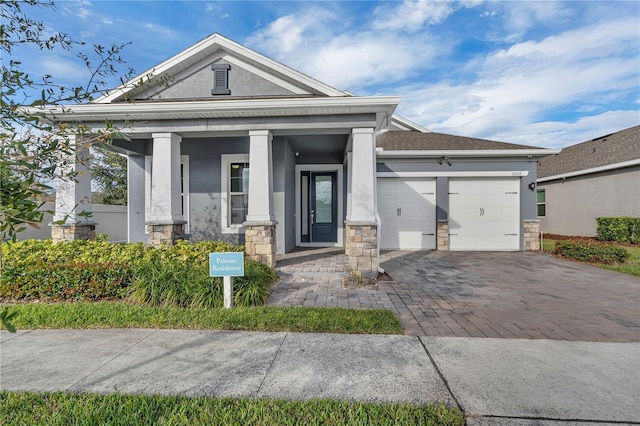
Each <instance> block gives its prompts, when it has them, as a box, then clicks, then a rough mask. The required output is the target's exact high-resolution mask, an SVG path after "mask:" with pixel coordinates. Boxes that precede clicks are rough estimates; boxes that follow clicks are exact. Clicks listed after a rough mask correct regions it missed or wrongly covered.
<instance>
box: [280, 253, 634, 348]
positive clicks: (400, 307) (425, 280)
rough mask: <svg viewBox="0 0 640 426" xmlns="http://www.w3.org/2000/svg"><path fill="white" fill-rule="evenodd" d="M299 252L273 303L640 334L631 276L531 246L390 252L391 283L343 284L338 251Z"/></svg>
mask: <svg viewBox="0 0 640 426" xmlns="http://www.w3.org/2000/svg"><path fill="white" fill-rule="evenodd" d="M285 256H289V255H288V254H287V255H285ZM292 256H296V254H293V255H292ZM297 256H299V254H297ZM299 259H300V260H299V261H298V262H299V263H298V264H297V265H296V260H295V259H294V258H292V257H289V258H286V259H282V262H281V261H280V260H279V264H282V265H284V269H285V270H286V271H289V272H285V274H286V275H285V276H283V277H282V279H281V280H280V282H279V283H278V285H277V286H276V288H275V289H274V292H273V294H272V296H271V299H270V300H269V304H271V305H299V306H342V307H350V308H356V309H357V308H386V309H390V310H392V311H393V312H394V313H395V314H396V315H397V317H398V318H399V319H400V323H401V324H402V326H403V329H404V331H405V334H415V335H426V336H458V337H469V336H471V337H503V338H525V339H559V340H584V341H603V342H629V341H640V278H638V277H633V276H630V275H624V274H620V273H616V272H612V271H607V270H604V269H600V268H595V267H592V266H587V265H582V264H579V263H574V262H570V261H565V260H562V259H557V258H554V257H548V256H544V255H541V254H537V253H527V252H438V251H429V252H424V251H423V252H407V251H389V252H383V253H382V255H381V259H380V260H381V266H382V267H383V268H384V269H385V270H386V271H387V272H388V274H389V275H390V276H391V278H392V279H393V281H390V282H384V281H381V282H379V283H378V285H379V288H378V290H370V289H344V288H342V278H341V273H342V275H346V273H345V271H344V265H345V259H344V255H343V254H342V251H341V250H340V249H338V250H335V249H334V250H333V251H325V252H317V253H315V254H313V255H310V256H304V257H303V258H299ZM292 271H293V272H292ZM296 271H297V272H296ZM302 271H306V272H302ZM304 274H306V275H304Z"/></svg>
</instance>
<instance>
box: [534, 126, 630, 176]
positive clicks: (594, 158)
mask: <svg viewBox="0 0 640 426" xmlns="http://www.w3.org/2000/svg"><path fill="white" fill-rule="evenodd" d="M636 159H640V126H635V127H630V128H628V129H625V130H621V131H619V132H616V133H612V134H610V135H606V136H601V137H599V138H595V139H592V140H589V141H586V142H582V143H579V144H576V145H572V146H568V147H566V148H564V149H563V150H562V151H561V152H560V153H559V154H555V155H549V156H547V157H542V158H541V159H540V160H538V178H544V177H548V176H556V175H561V174H564V173H571V172H577V171H580V170H586V169H593V168H595V167H602V166H608V165H610V164H617V163H622V162H624V161H629V160H636Z"/></svg>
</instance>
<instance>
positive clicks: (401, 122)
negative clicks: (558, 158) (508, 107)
mask: <svg viewBox="0 0 640 426" xmlns="http://www.w3.org/2000/svg"><path fill="white" fill-rule="evenodd" d="M216 53H227V54H229V55H230V56H232V57H227V58H226V59H227V60H230V61H234V62H236V61H237V64H238V65H240V66H242V67H244V68H246V69H247V70H250V71H251V72H254V73H256V74H258V75H261V76H263V77H266V76H270V77H271V78H272V79H273V81H274V82H275V83H276V84H278V85H281V86H282V87H284V88H286V89H288V90H292V91H293V93H294V94H293V95H291V96H285V97H271V98H272V99H273V102H272V103H278V102H280V100H281V101H282V102H285V101H286V100H293V101H294V102H295V99H296V98H343V99H344V98H349V99H352V100H354V99H362V100H363V101H365V99H364V98H362V97H359V96H356V95H354V94H352V93H350V92H348V91H342V90H338V89H336V88H334V87H331V86H329V85H327V84H325V83H322V82H321V81H318V80H316V79H314V78H311V77H309V76H307V75H306V74H303V73H301V72H299V71H296V70H294V69H293V68H289V67H288V66H286V65H284V64H281V63H280V62H277V61H274V60H272V59H270V58H268V57H266V56H264V55H261V54H260V53H257V52H255V51H253V50H251V49H249V48H247V47H245V46H242V45H241V44H239V43H236V42H234V41H232V40H230V39H228V38H226V37H224V36H222V35H220V34H218V33H213V34H211V35H210V36H208V37H206V38H204V39H202V40H200V41H199V42H197V43H196V44H194V45H193V46H191V47H188V48H187V49H185V50H183V51H182V52H180V53H178V54H176V55H174V56H172V57H171V58H169V59H167V60H165V61H164V62H162V63H160V64H159V65H157V66H155V67H153V68H151V69H148V70H147V71H145V72H143V73H141V74H139V75H138V76H136V77H134V78H132V79H130V80H129V81H128V82H126V83H124V84H122V85H120V86H118V87H117V88H115V89H114V90H112V91H110V92H109V93H107V94H106V95H103V96H101V97H100V98H98V99H96V100H95V101H94V102H91V104H100V105H105V104H111V103H118V104H121V105H122V104H126V102H123V101H126V100H127V99H129V98H132V99H135V94H144V92H145V90H146V89H145V87H149V86H154V84H157V85H162V84H163V83H165V82H166V80H167V79H169V78H172V77H173V76H177V75H180V74H181V73H184V72H186V71H187V70H188V69H189V68H190V67H193V66H196V65H197V64H198V63H200V62H202V61H205V60H207V59H208V58H209V59H211V57H212V56H214V55H215V54H216ZM267 78H268V77H267ZM141 82H144V84H140V83H141ZM132 95H133V96H132ZM278 98H280V100H279V99H278ZM368 98H371V99H373V97H368ZM376 98H379V99H382V98H383V97H380V96H378V97H376ZM387 98H388V99H394V101H393V102H394V103H395V104H396V105H397V103H398V102H399V100H400V98H397V100H395V99H396V98H395V97H387ZM185 100H186V99H185ZM219 100H220V99H219ZM229 100H232V101H233V100H237V102H242V101H243V100H248V101H249V100H250V101H253V100H254V99H252V98H238V99H234V98H232V97H228V98H226V99H225V101H229ZM267 102H268V101H267ZM136 103H144V101H143V100H136ZM221 103H224V102H221ZM227 103H228V102H227ZM393 109H395V107H394V108H393ZM390 124H391V125H393V126H395V127H396V128H399V129H401V130H407V131H417V132H428V131H429V130H428V129H426V128H424V127H422V126H420V125H418V124H416V123H414V122H412V121H410V120H407V119H406V118H404V117H400V116H398V115H396V114H393V115H392V116H391V123H390Z"/></svg>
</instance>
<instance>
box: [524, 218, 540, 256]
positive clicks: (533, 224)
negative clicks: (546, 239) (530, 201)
mask: <svg viewBox="0 0 640 426" xmlns="http://www.w3.org/2000/svg"><path fill="white" fill-rule="evenodd" d="M523 227H524V238H523V242H522V245H523V247H522V249H523V250H525V251H540V221H539V220H537V219H532V220H524V221H523Z"/></svg>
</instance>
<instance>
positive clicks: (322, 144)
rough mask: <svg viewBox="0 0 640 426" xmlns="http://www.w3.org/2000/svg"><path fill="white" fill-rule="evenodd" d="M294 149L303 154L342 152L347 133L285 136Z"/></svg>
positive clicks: (345, 144) (345, 143)
mask: <svg viewBox="0 0 640 426" xmlns="http://www.w3.org/2000/svg"><path fill="white" fill-rule="evenodd" d="M286 139H287V141H288V142H289V143H290V144H291V147H292V148H293V150H294V151H296V152H300V153H304V154H320V153H343V152H344V150H345V148H346V146H347V139H348V136H347V135H290V136H287V137H286Z"/></svg>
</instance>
